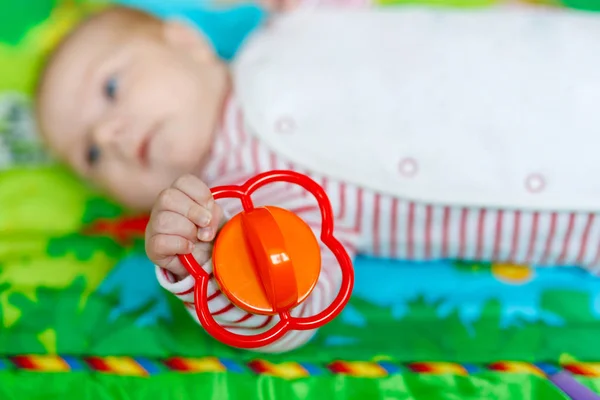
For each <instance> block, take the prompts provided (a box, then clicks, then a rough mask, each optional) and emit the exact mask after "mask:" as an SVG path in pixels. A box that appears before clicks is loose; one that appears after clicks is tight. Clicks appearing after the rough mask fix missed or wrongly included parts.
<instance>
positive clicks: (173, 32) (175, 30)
mask: <svg viewBox="0 0 600 400" xmlns="http://www.w3.org/2000/svg"><path fill="white" fill-rule="evenodd" d="M163 36H164V39H165V41H166V42H167V44H168V45H169V46H173V47H175V48H177V49H179V50H183V51H185V52H186V53H187V54H190V55H191V56H192V57H194V58H196V59H197V60H198V61H200V62H203V61H208V60H212V59H214V58H215V52H214V50H213V48H212V46H211V44H210V43H209V42H208V40H206V38H205V37H204V35H202V33H201V32H200V31H199V30H198V29H196V28H194V27H193V26H190V25H188V24H186V23H185V22H182V21H177V20H168V21H165V23H164V24H163Z"/></svg>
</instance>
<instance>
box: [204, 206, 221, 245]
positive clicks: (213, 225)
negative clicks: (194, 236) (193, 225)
mask: <svg viewBox="0 0 600 400" xmlns="http://www.w3.org/2000/svg"><path fill="white" fill-rule="evenodd" d="M211 214H212V219H211V221H210V224H209V225H208V226H207V227H204V228H201V229H199V230H198V239H199V240H201V241H203V242H210V241H212V240H213V239H214V238H215V236H216V235H217V232H218V231H219V229H220V228H221V225H222V224H223V223H224V218H223V209H222V208H221V206H219V205H218V204H217V203H216V202H213V206H212V209H211Z"/></svg>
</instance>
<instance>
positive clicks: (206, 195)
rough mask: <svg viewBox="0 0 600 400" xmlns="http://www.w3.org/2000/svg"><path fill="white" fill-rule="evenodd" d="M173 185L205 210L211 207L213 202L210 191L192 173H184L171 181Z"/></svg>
mask: <svg viewBox="0 0 600 400" xmlns="http://www.w3.org/2000/svg"><path fill="white" fill-rule="evenodd" d="M173 187H174V188H176V189H179V190H181V191H182V192H183V193H185V194H186V195H187V196H188V197H189V198H190V199H192V200H194V201H195V202H196V203H198V204H200V205H201V206H203V207H204V208H206V209H207V210H210V209H211V208H212V204H213V203H214V200H213V196H212V193H211V192H210V189H209V188H208V186H206V184H205V183H204V182H202V181H201V180H200V179H199V178H197V177H195V176H194V175H190V174H188V175H184V176H182V177H181V178H179V179H177V180H176V181H175V183H173Z"/></svg>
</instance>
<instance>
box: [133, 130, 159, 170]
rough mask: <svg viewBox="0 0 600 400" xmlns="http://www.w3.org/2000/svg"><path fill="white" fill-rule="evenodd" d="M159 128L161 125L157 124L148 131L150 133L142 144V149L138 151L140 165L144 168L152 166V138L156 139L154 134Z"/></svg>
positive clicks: (145, 136)
mask: <svg viewBox="0 0 600 400" xmlns="http://www.w3.org/2000/svg"><path fill="white" fill-rule="evenodd" d="M158 127H159V124H155V125H154V126H152V128H151V129H150V130H149V131H148V133H147V134H146V135H144V139H143V140H142V142H141V143H140V147H139V149H138V159H139V160H140V163H141V164H142V165H143V166H144V167H148V166H149V164H150V157H149V153H150V143H151V142H152V138H153V137H154V134H155V133H156V131H157V130H158Z"/></svg>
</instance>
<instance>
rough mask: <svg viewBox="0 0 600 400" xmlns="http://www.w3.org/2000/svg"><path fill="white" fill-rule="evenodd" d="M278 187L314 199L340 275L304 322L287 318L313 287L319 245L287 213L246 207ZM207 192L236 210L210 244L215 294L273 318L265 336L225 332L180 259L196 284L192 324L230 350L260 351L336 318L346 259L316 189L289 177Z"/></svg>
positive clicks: (204, 280) (193, 267)
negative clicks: (328, 297)
mask: <svg viewBox="0 0 600 400" xmlns="http://www.w3.org/2000/svg"><path fill="white" fill-rule="evenodd" d="M279 181H283V182H289V183H294V184H297V185H300V186H302V187H303V188H304V189H306V190H307V191H309V192H310V193H312V194H313V195H314V196H315V198H316V199H317V202H318V204H319V208H320V210H321V216H322V228H321V241H322V242H323V244H324V245H326V246H327V247H329V249H331V251H332V252H333V254H334V255H335V257H336V259H337V261H338V263H339V266H340V269H341V271H342V284H341V288H340V291H339V293H338V294H337V296H336V298H335V299H334V300H333V302H332V303H331V304H330V305H329V306H328V307H327V308H326V309H324V310H323V311H321V312H320V313H318V314H316V315H313V316H309V317H302V318H297V317H292V315H291V314H290V311H291V310H292V309H293V308H294V307H296V306H298V305H299V304H300V303H302V302H303V301H304V300H305V299H306V298H307V297H308V296H309V294H310V293H311V291H312V290H313V289H314V287H315V286H316V284H317V281H318V279H319V274H320V271H321V252H320V247H319V242H318V240H317V238H316V237H315V235H314V234H313V232H312V230H311V229H310V227H309V226H308V224H306V223H305V222H304V221H303V220H302V219H300V217H298V216H297V215H295V214H294V213H292V212H291V211H289V210H285V209H283V208H279V207H275V206H264V207H254V205H253V203H252V199H251V195H252V193H253V192H255V191H256V190H257V189H258V188H260V187H262V186H265V185H268V184H270V183H273V182H279ZM211 191H212V194H213V197H214V199H215V200H218V199H223V198H238V199H240V201H241V203H242V206H243V211H241V212H240V213H238V214H237V215H235V216H234V217H233V218H231V219H230V220H229V221H228V222H227V223H226V224H225V225H224V226H223V228H222V229H221V231H220V232H219V234H218V235H217V238H216V240H215V243H214V247H213V257H212V262H213V273H214V276H215V278H216V280H217V282H218V284H219V286H220V289H221V291H222V292H223V294H225V295H226V296H227V298H228V299H229V300H230V301H231V302H232V303H233V304H234V305H235V306H237V307H239V308H240V309H242V310H244V311H247V312H249V313H252V314H260V315H279V318H280V320H279V321H278V322H277V324H276V325H275V326H273V327H272V328H271V329H269V330H267V331H265V332H262V333H258V334H254V335H240V334H237V333H234V332H231V331H229V330H227V329H225V328H224V327H222V326H221V325H219V323H218V322H217V321H215V319H214V318H213V317H212V315H211V313H210V311H209V308H208V282H209V274H208V273H206V271H204V269H203V268H202V267H201V266H200V265H199V264H198V263H197V262H196V260H195V259H194V257H193V256H192V255H191V254H185V255H180V256H179V258H180V260H181V261H182V263H183V265H184V266H185V267H186V268H187V270H188V271H189V273H190V274H191V275H192V276H193V277H194V278H195V280H196V285H195V287H194V303H195V305H196V313H197V314H198V319H199V321H200V324H201V325H202V327H204V329H205V330H206V331H207V332H208V333H209V334H210V335H211V336H213V337H214V338H216V339H217V340H219V341H221V342H223V343H225V344H228V345H230V346H233V347H239V348H246V349H249V348H257V347H263V346H266V345H268V344H270V343H273V342H274V341H276V340H277V339H279V338H281V337H282V336H283V335H285V334H286V333H287V332H289V331H291V330H309V329H316V328H319V327H321V326H323V325H325V324H327V323H328V322H329V321H331V320H332V319H334V318H335V317H336V316H337V315H338V314H339V313H340V312H341V311H342V309H343V308H344V306H345V305H346V303H347V302H348V300H349V299H350V294H351V293H352V287H353V284H354V271H353V268H352V262H351V260H350V256H349V255H348V253H347V252H346V251H345V250H344V247H343V246H342V245H341V243H340V242H338V241H337V239H335V237H334V236H333V212H332V209H331V204H330V202H329V199H328V198H327V195H326V194H325V191H324V190H323V188H321V186H319V185H318V184H317V183H316V182H315V181H313V180H312V179H310V178H309V177H307V176H305V175H302V174H299V173H297V172H293V171H271V172H266V173H262V174H259V175H257V176H255V177H254V178H252V179H250V180H248V181H247V182H246V183H245V184H243V185H241V186H234V185H231V186H219V187H215V188H212V189H211Z"/></svg>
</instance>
